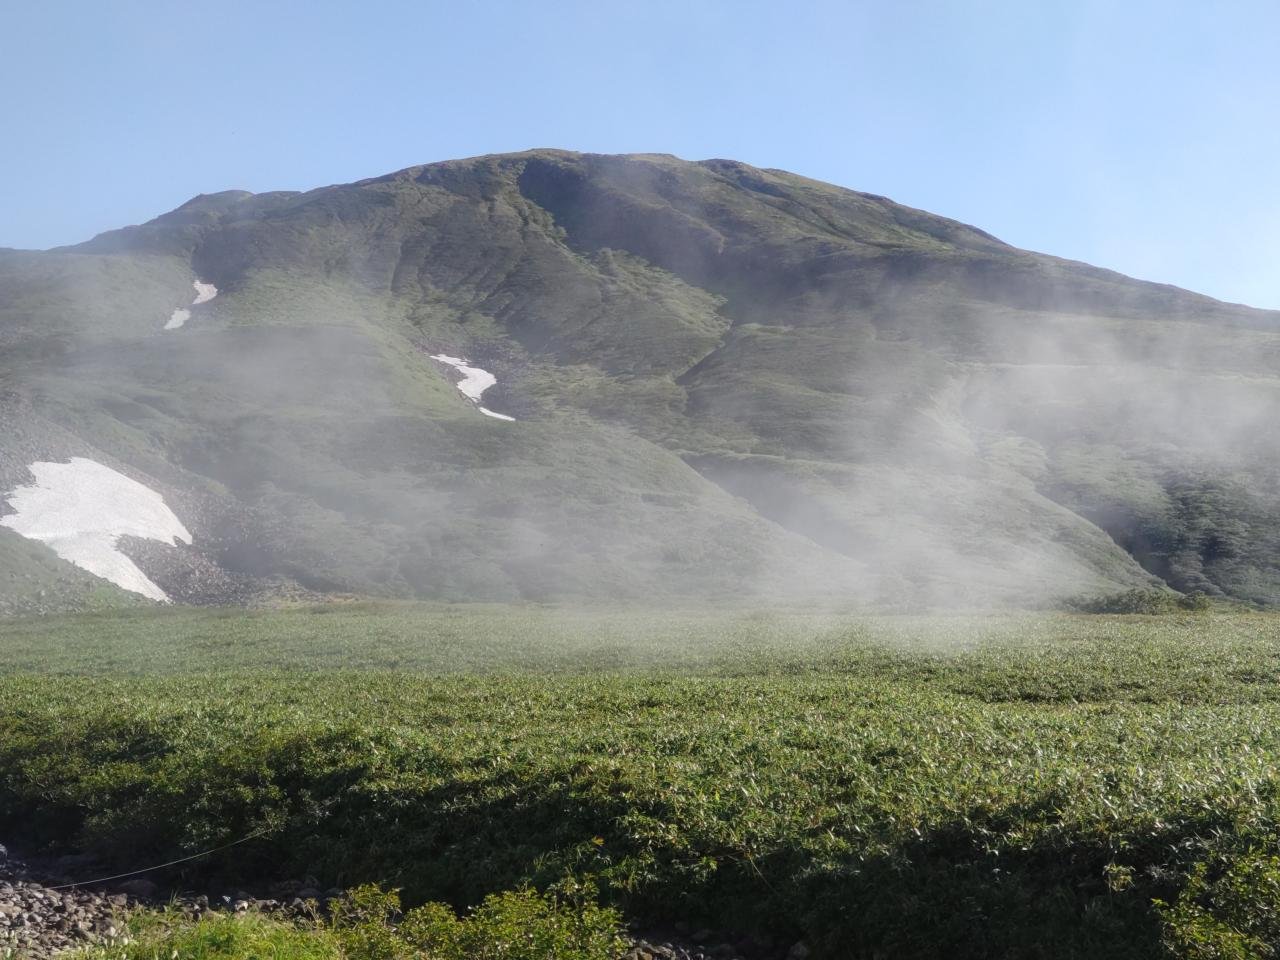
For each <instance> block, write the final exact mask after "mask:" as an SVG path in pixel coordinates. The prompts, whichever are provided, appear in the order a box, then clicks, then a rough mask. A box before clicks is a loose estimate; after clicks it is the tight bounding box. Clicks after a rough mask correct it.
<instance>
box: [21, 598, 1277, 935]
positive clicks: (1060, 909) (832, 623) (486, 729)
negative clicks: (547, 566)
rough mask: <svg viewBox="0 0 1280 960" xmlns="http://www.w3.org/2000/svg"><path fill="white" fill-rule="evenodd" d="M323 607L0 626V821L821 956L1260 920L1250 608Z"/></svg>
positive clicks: (160, 852) (1272, 807) (223, 871)
mask: <svg viewBox="0 0 1280 960" xmlns="http://www.w3.org/2000/svg"><path fill="white" fill-rule="evenodd" d="M324 609H325V610H327V611H329V612H322V611H321V610H296V611H288V612H281V613H275V614H259V615H244V614H239V615H232V614H225V613H207V612H193V611H183V610H173V611H166V612H162V613H152V612H137V611H127V612H118V613H112V614H98V615H94V616H90V617H85V618H67V619H64V620H49V621H14V622H10V623H7V624H6V626H5V628H4V635H3V643H0V649H2V650H3V654H0V670H2V671H3V672H4V676H3V678H2V679H0V771H3V772H2V773H0V830H4V831H8V832H10V833H12V831H14V830H15V829H18V826H19V825H21V828H22V829H23V830H25V831H26V835H27V836H29V837H31V839H32V840H33V841H35V842H39V843H43V844H48V845H51V846H53V847H68V846H70V847H82V848H87V849H91V850H94V851H97V852H99V853H102V854H104V855H106V856H108V857H110V858H112V859H114V860H115V861H116V862H118V863H120V864H121V865H125V866H130V867H137V866H140V865H143V864H145V863H149V862H154V861H159V860H163V859H168V858H169V857H171V856H174V855H180V854H183V853H190V852H195V851H198V850H202V849H207V848H209V847H213V846H216V845H218V844H221V843H225V842H228V841H230V840H234V839H238V838H240V837H244V836H247V835H249V834H251V833H254V832H256V831H265V835H264V836H262V837H261V838H258V839H255V840H253V841H251V842H249V843H246V844H243V845H241V846H239V847H236V848H234V849H233V850H231V851H227V852H226V853H224V854H221V855H218V856H216V857H214V858H212V859H211V862H208V863H207V864H206V865H205V866H204V867H203V868H202V869H203V870H205V871H206V873H207V874H208V875H210V876H212V877H214V878H218V877H221V878H223V879H225V880H226V881H227V882H234V880H236V879H238V878H239V879H243V878H245V877H263V876H272V875H275V876H294V877H300V876H303V875H307V874H310V875H313V876H314V877H315V878H316V879H317V880H319V881H320V882H322V883H324V884H326V885H328V884H337V885H342V886H352V885H355V884H359V883H364V882H377V883H381V884H385V885H388V886H391V887H397V888H400V889H401V890H402V891H403V895H404V897H405V900H406V903H407V904H409V905H410V906H412V905H414V904H418V903H423V902H426V901H439V902H444V903H448V904H451V905H453V906H454V907H456V908H467V907H471V906H474V905H476V904H479V903H481V902H482V901H483V900H484V898H485V897H486V896H490V895H494V894H500V893H501V892H503V891H508V890H513V889H519V888H521V887H522V886H524V885H526V884H533V885H534V886H536V887H539V888H546V887H548V886H550V885H553V884H555V883H559V882H562V881H564V880H565V878H566V877H571V878H577V879H578V880H583V881H590V882H593V883H595V884H598V886H599V890H600V896H601V898H602V900H603V901H604V902H606V903H609V904H614V905H617V906H619V907H620V908H622V909H623V910H624V911H626V912H627V913H628V915H630V916H634V917H642V918H646V919H665V920H674V919H683V920H687V921H689V922H694V923H703V924H707V925H711V926H714V927H719V928H727V929H734V930H739V931H745V932H754V931H758V932H761V933H766V934H769V935H773V936H778V937H781V938H783V939H787V938H800V937H804V938H805V939H806V940H807V941H808V942H809V943H811V944H812V945H813V946H814V947H815V949H816V950H817V951H818V953H819V955H825V956H832V957H864V956H877V955H880V956H893V957H931V956H938V955H940V954H945V955H947V956H956V957H1025V956H1043V957H1157V956H1171V955H1172V956H1210V955H1214V956H1216V955H1233V954H1229V953H1221V952H1220V953H1218V954H1214V953H1205V952H1203V951H1202V952H1200V953H1197V952H1195V951H1196V950H1197V949H1200V947H1198V946H1195V945H1196V944H1200V943H1203V942H1207V943H1209V944H1210V945H1211V946H1212V945H1213V944H1215V943H1227V942H1228V941H1230V942H1243V943H1259V942H1266V936H1268V935H1269V934H1267V932H1266V931H1267V929H1269V928H1266V929H1263V932H1262V933H1261V934H1259V933H1258V929H1257V927H1258V924H1259V923H1262V924H1263V927H1264V928H1265V922H1264V921H1265V918H1266V917H1269V916H1271V914H1272V913H1274V912H1275V910H1276V908H1277V900H1276V897H1275V895H1274V893H1273V891H1274V889H1275V885H1274V884H1272V883H1271V878H1272V877H1273V875H1274V873H1275V871H1274V870H1272V869H1271V868H1270V867H1269V866H1268V863H1269V861H1266V860H1265V858H1264V859H1263V860H1262V861H1259V860H1258V853H1257V852H1258V851H1259V850H1267V849H1272V848H1274V845H1275V844H1276V843H1277V840H1278V839H1280V836H1278V835H1280V830H1277V827H1276V823H1277V816H1278V815H1280V778H1278V777H1277V774H1276V773H1275V770H1276V769H1277V761H1278V760H1280V643H1277V640H1278V638H1280V621H1278V620H1276V619H1275V618H1273V617H1270V616H1266V615H1260V614H1232V615H1207V616H1206V615H1196V616H1192V615H1187V616H1168V617H1076V616H1065V615H1064V616H1045V617H1015V618H987V617H970V618H963V617H953V618H896V619H895V618H884V619H880V620H843V619H841V618H837V617H821V616H799V615H797V616H786V615H758V616H738V617H733V616H729V615H727V614H723V613H722V614H715V613H705V612H704V613H697V614H694V613H688V614H685V613H678V612H668V613H664V614H656V615H644V614H641V613H640V612H638V611H573V612H569V611H557V610H551V609H545V610H540V611H531V610H524V609H508V608H499V607H493V608H481V609H475V610H472V609H465V608H448V607H417V606H410V605H403V606H395V605H392V606H379V605H353V606H350V607H345V608H324ZM41 624H43V625H41ZM41 636H43V638H44V639H43V642H44V644H45V647H44V649H45V651H46V654H47V656H46V658H45V660H44V661H40V660H39V658H38V657H37V648H38V646H39V644H40V642H41V641H40V637H41ZM255 638H256V641H255ZM1268 871H1271V872H1268ZM1161 904H1163V906H1162V905H1161ZM1244 916H1248V917H1252V918H1255V919H1254V920H1251V921H1250V922H1251V923H1252V924H1253V926H1252V927H1249V928H1248V929H1245V928H1242V927H1241V926H1240V923H1241V921H1240V920H1239V918H1240V917H1244ZM1259 917H1261V918H1264V920H1257V919H1256V918H1259ZM1224 931H1225V932H1224ZM1233 937H1234V938H1235V940H1232V939H1231V938H1233ZM1214 938H1217V939H1216V940H1215V939H1214ZM1250 938H1252V939H1250ZM1188 944H1191V945H1192V946H1188ZM1213 949H1218V947H1216V946H1213ZM1222 949H1223V950H1226V949H1227V948H1226V947H1223V948H1222ZM1244 955H1250V954H1244Z"/></svg>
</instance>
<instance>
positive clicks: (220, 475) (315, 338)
mask: <svg viewBox="0 0 1280 960" xmlns="http://www.w3.org/2000/svg"><path fill="white" fill-rule="evenodd" d="M1278 362H1280V314H1277V313H1274V312H1266V311H1259V310H1253V309H1249V308H1246V307H1241V306H1234V305H1228V304H1224V303H1220V302H1218V301H1215V300H1212V299H1209V298H1207V297H1203V296H1198V295H1196V294H1192V293H1188V292H1186V291H1183V290H1179V289H1176V288H1173V287H1168V286H1161V285H1156V284H1151V283H1143V282H1139V281H1135V280H1131V279H1128V278H1126V277H1123V276H1120V275H1118V274H1115V273H1112V272H1109V271H1106V270H1100V269H1097V268H1094V267H1090V266H1086V265H1084V264H1080V263H1074V262H1069V261H1065V260H1060V259H1056V258H1053V257H1049V256H1044V255H1040V254H1035V253H1028V252H1026V251H1022V250H1018V249H1016V248H1013V247H1010V246H1008V245H1007V244H1004V243H1002V242H1000V241H999V240H997V239H995V238H993V237H992V236H990V235H988V234H986V233H984V232H982V231H981V230H978V229H975V228H973V227H969V226H966V225H964V224H961V223H957V222H955V221H952V220H947V219H944V218H942V217H938V216H934V215H931V214H928V213H924V212H921V211H919V210H913V209H910V208H908V207H904V206H901V205H899V204H896V203H893V202H892V201H890V200H887V199H885V198H883V197H877V196H872V195H868V194H862V193H856V192H853V191H850V190H845V189H840V188H837V187H833V186H829V185H827V184H823V183H818V182H815V181H812V180H807V179H805V178H803V177H799V176H795V175H793V174H790V173H785V172H782V171H777V170H761V169H756V168H754V167H750V166H747V165H745V164H742V163H736V162H733V161H729V160H707V161H703V162H699V163H690V162H685V161H682V160H678V159H676V158H674V157H670V156H663V155H635V156H599V155H584V154H575V153H568V152H564V151H559V150H534V151H530V152H526V153H520V154H509V155H501V156H490V157H480V158H475V159H470V160H459V161H450V162H446V163H437V164H430V165H427V166H420V167H411V168H409V169H406V170H402V171H400V172H398V173H394V174H391V175H389V176H384V177H379V178H376V179H372V180H365V181H362V182H359V183H355V184H350V185H343V186H333V187H325V188H323V189H319V190H313V191H310V192H307V193H268V194H257V195H254V194H249V193H245V192H242V191H227V192H223V193H217V194H209V195H202V196H200V197H197V198H195V199H193V200H191V201H189V202H188V203H186V204H184V205H183V206H181V207H179V208H178V209H177V210H174V211H173V212H171V213H167V214H164V215H163V216H160V217H158V218H156V219H155V220H153V221H151V222H149V223H146V224H143V225H141V226H135V227H126V228H124V229H122V230H117V231H113V232H111V233H106V234H103V235H101V236H99V237H96V238H94V239H93V240H91V241H89V242H88V243H85V244H82V245H80V246H77V247H70V248H63V249H59V250H52V251H48V252H29V251H13V250H2V251H0V420H2V422H3V424H4V430H3V432H2V433H0V610H11V611H12V610H17V611H22V610H32V609H52V608H55V607H58V606H83V605H86V604H90V605H91V604H93V603H97V602H116V601H118V600H120V599H122V598H124V597H126V596H133V594H125V593H124V592H123V590H122V591H120V592H118V593H117V592H116V589H115V588H114V587H112V586H110V583H109V582H108V581H106V580H102V579H99V578H97V577H94V576H91V575H89V574H87V573H85V572H84V571H83V570H82V569H80V567H77V566H74V565H73V561H74V557H71V556H69V554H68V553H67V551H63V552H62V553H60V552H59V549H58V546H59V544H66V543H70V542H77V541H76V537H77V535H78V534H79V533H80V531H78V530H74V529H70V528H67V529H63V528H59V529H56V530H49V531H47V536H45V537H44V538H43V539H41V538H40V537H35V536H24V535H23V534H22V533H20V532H19V531H21V530H27V531H30V530H41V529H44V528H43V527H42V526H41V524H40V523H39V522H38V521H39V520H40V519H41V518H38V517H37V518H32V517H26V518H24V519H23V520H22V522H18V521H16V520H15V519H13V518H14V517H15V516H17V515H18V514H19V513H20V512H21V510H22V508H23V507H22V505H23V503H28V504H29V503H38V502H45V501H47V500H50V499H51V498H53V499H56V500H57V502H58V503H60V504H64V505H65V504H73V505H74V504H76V503H81V504H83V503H89V502H92V498H93V497H94V496H102V495H103V493H102V491H85V490H81V489H72V490H61V491H57V492H56V497H55V494H54V493H49V494H48V495H47V496H46V495H41V496H36V495H35V494H34V493H26V494H24V496H23V497H18V498H11V497H9V496H8V494H10V493H12V492H13V491H18V490H25V491H30V490H32V489H34V488H36V487H38V486H39V484H38V483H37V479H38V478H40V477H51V476H77V477H79V476H99V475H104V474H102V473H100V472H99V471H98V470H97V469H96V468H94V469H89V470H86V471H79V472H75V473H72V472H69V471H61V472H60V471H50V470H48V469H47V468H44V467H38V466H37V465H39V464H49V463H70V462H77V463H79V462H82V461H89V462H90V463H92V464H96V465H99V466H100V467H101V468H102V470H105V471H106V472H107V473H111V474H116V475H118V476H119V477H120V480H119V481H118V483H119V484H124V483H126V481H127V482H131V483H133V484H134V486H129V487H128V489H130V490H133V489H134V487H135V486H136V485H137V484H141V485H142V486H143V487H145V488H146V489H147V490H149V491H151V492H152V493H154V494H155V495H156V496H157V497H159V498H161V500H162V501H163V502H162V503H160V504H158V505H156V506H154V509H155V510H160V509H161V508H163V509H164V510H165V511H172V515H173V516H174V517H175V522H177V524H178V527H177V528H181V529H182V530H183V531H184V532H188V533H189V535H190V536H189V539H190V542H189V543H187V542H186V540H185V539H175V538H172V537H168V536H166V537H161V538H150V539H148V538H143V537H140V536H133V535H131V534H130V531H131V530H133V529H134V527H133V526H131V525H130V523H129V522H126V520H121V521H120V522H119V524H118V528H119V530H120V531H121V532H120V534H119V536H118V538H117V539H116V540H115V541H114V542H107V541H104V544H105V546H104V547H103V549H109V550H112V551H115V550H118V551H120V552H121V553H123V554H124V555H126V556H127V558H128V560H129V561H130V563H129V565H130V566H132V565H134V564H136V567H137V569H138V570H140V571H141V573H142V574H145V577H143V579H144V580H146V581H147V582H148V583H151V584H153V585H155V587H156V588H157V589H158V590H159V591H161V593H162V596H163V597H165V598H168V599H171V600H174V601H179V602H195V603H223V602H269V601H273V600H276V599H279V598H282V597H289V596H299V597H312V596H316V595H327V594H344V595H351V594H356V595H370V596H391V597H426V598H440V599H452V600H493V601H503V600H571V599H609V600H620V601H627V602H661V603H693V602H701V601H716V602H720V601H748V602H753V603H754V602H762V603H763V602H775V601H782V602H786V601H802V602H806V603H817V602H821V603H830V604H836V605H842V604H847V605H851V606H853V605H863V604H865V605H872V606H886V607H891V608H900V607H903V606H919V605H925V606H942V607H980V606H991V605H1016V606H1024V605H1040V604H1045V603H1053V602H1058V601H1061V600H1062V599H1064V598H1068V597H1077V596H1081V595H1089V594H1100V593H1109V592H1117V591H1121V590H1125V589H1129V588H1134V587H1141V588H1149V587H1160V586H1162V585H1167V586H1168V587H1170V588H1172V589H1174V590H1178V591H1183V592H1188V591H1203V592H1206V593H1209V594H1213V595H1222V596H1227V597H1231V598H1235V599H1239V600H1244V601H1250V602H1257V603H1274V602H1276V601H1277V600H1280V560H1278V559H1277V558H1280V549H1278V548H1280V543H1277V540H1280V454H1278V453H1277V450H1276V446H1275V444H1274V442H1273V440H1272V439H1271V438H1272V436H1273V431H1274V423H1275V422H1276V414H1277V412H1280V409H1278V404H1277V400H1278V399H1280V381H1278V380H1277V373H1276V371H1277V369H1280V367H1278ZM481 394H483V397H481ZM481 403H483V405H481ZM76 458H79V459H76ZM122 488H123V487H122ZM139 496H142V495H141V494H139ZM78 497H81V498H82V499H77V498H78ZM24 498H25V499H24ZM83 498H88V499H83ZM148 502H150V501H148ZM68 510H70V512H64V513H63V514H60V516H74V515H75V513H74V509H71V508H68ZM5 514H8V515H9V517H8V518H6V517H5V516H3V515H5ZM6 519H8V520H9V522H7V523H6V522H4V521H5V520H6ZM72 525H73V526H74V524H72ZM64 526H65V524H64ZM177 528H175V529H177ZM167 533H168V530H167V528H166V534H167ZM77 549H84V544H83V543H79V546H78V547H77ZM81 566H83V564H81ZM121 586H122V587H123V586H124V585H121Z"/></svg>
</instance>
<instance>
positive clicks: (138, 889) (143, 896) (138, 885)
mask: <svg viewBox="0 0 1280 960" xmlns="http://www.w3.org/2000/svg"><path fill="white" fill-rule="evenodd" d="M118 889H119V890H121V891H123V892H124V893H127V894H129V895H131V896H134V897H137V898H138V899H139V900H150V899H151V898H152V897H154V896H155V895H156V894H157V893H158V892H159V891H160V888H159V887H157V886H156V885H155V884H154V883H152V882H151V881H150V880H147V879H144V878H143V877H135V878H134V879H132V880H126V881H125V882H124V883H122V884H120V885H119V887H118Z"/></svg>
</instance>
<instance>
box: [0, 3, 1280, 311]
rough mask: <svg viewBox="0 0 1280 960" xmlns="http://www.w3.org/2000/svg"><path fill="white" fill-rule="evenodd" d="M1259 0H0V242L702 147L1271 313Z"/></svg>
mask: <svg viewBox="0 0 1280 960" xmlns="http://www.w3.org/2000/svg"><path fill="white" fill-rule="evenodd" d="M1278 38H1280V4H1277V3H1275V2H1274V0H1266V2H1261V0H1259V2H1244V0H1223V2H1219V3H1215V4H1207V3H1199V2H1197V3H1192V2H1189V0H1163V2H1146V0H1111V2H1106V3H1104V2H1095V0H1065V2H1053V0H1031V2H1028V0H1000V2H995V0H992V2H983V0H969V2H959V0H956V2H948V0H931V2H925V0H919V2H915V0H880V2H861V0H846V2H805V0H788V2H773V3H758V2H752V0H732V2H719V0H683V2H665V0H646V2H639V0H637V2H625V3H624V2H610V0H592V2H580V3H579V2H557V0H534V2H531V0H525V2H510V3H507V2H496V0H494V2H486V0H470V2H465V0H450V2H428V0H419V2H399V0H362V2H352V3H333V2H323V0H313V2H308V3H295V2H286V0H258V2H253V3H247V2H237V0H219V2H216V3H213V2H181V0H167V2H160V0H155V2H130V0H112V2H110V3H103V2H100V0H49V2H42V3H25V4H23V3H17V2H7V3H2V4H0V85H2V89H3V90H4V91H5V92H4V99H3V101H2V103H3V108H2V109H0V143H3V146H4V149H0V246H15V247H47V246H52V245H57V244H64V243H73V242H77V241H79V240H83V239H87V238H88V237H90V236H92V235H93V234H94V233H96V232H98V231H101V230H104V229H108V228H111V227H114V226H120V225H123V224H126V223H136V222H140V221H142V220H146V219H148V218H150V217H152V216H155V215H157V214H159V213H162V212H164V211H166V210H169V209H171V208H173V207H175V206H177V205H178V204H180V203H182V202H183V201H185V200H186V199H188V198H189V197H191V196H193V195H194V194H197V193H201V192H212V191H215V190H221V189H227V188H232V187H235V188H241V189H248V190H255V191H258V190H273V189H306V188H310V187H315V186H321V185H324V184H328V183H337V182H344V181H349V180H355V179H360V178H363V177H369V176H376V175H378V174H382V173H386V172H389V171H391V170H395V169H399V168H401V167H406V166H410V165H412V164H415V163H423V162H427V161H431V160H443V159H449V158H453V157H461V156H471V155H475V154H481V153H493V152H500V151H508V150H521V149H525V148H528V147H534V146H555V147H564V148H567V149H575V150H589V151H598V152H627V151H644V152H662V153H674V154H676V155H678V156H681V157H685V158H688V159H704V158H708V157H731V158H733V159H737V160H743V161H746V162H748V163H753V164H756V165H759V166H766V167H781V168H785V169H788V170H792V171H795V172H797V173H802V174H805V175H807V176H811V177H815V178H818V179H821V180H827V181H831V182H833V183H838V184H841V185H844V186H848V187H853V188H855V189H858V190H866V191H870V192H873V193H881V194H885V195H887V196H889V197H892V198H894V199H895V200H898V201H901V202H903V203H908V204H911V205H913V206H917V207H922V208H924V209H927V210H930V211H933V212H936V213H941V214H944V215H946V216H950V217H955V218H957V219H959V220H963V221H966V222H968V223H973V224H975V225H977V226H980V227H982V228H984V229H986V230H989V231H990V232H992V233H994V234H996V235H997V236H999V237H1001V238H1002V239H1004V240H1007V241H1008V242H1010V243H1014V244H1016V245H1018V246H1022V247H1028V248H1030V249H1035V250H1042V251H1045V252H1048V253H1054V254H1058V255H1060V256H1066V257H1071V258H1075V259H1080V260H1086V261H1089V262H1091V263H1096V264H1099V265H1101V266H1106V267H1111V268H1113V269H1116V270H1120V271H1122V272H1125V273H1129V274H1132V275H1134V276H1138V277H1142V278H1145V279H1152V280H1160V281H1165V282H1170V283H1176V284H1178V285H1180V286H1185V287H1189V288H1192V289H1195V290H1200V291H1203V292H1205V293H1210V294H1212V295H1214V296H1218V297H1221V298H1223V299H1227V300H1234V301H1241V302H1245V303H1250V304H1254V305H1256V306H1264V307H1273V308H1280V269H1277V266H1278V265H1280V189H1278V188H1277V182H1278V181H1277V171H1278V170H1280V162H1278V160H1280V66H1278V65H1277V60H1276V49H1275V45H1276V43H1277V39H1278Z"/></svg>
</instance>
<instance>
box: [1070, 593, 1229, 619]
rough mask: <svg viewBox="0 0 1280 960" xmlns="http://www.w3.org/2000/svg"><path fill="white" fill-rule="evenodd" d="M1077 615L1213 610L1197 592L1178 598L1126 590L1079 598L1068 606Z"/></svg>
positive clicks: (1175, 595) (1154, 613)
mask: <svg viewBox="0 0 1280 960" xmlns="http://www.w3.org/2000/svg"><path fill="white" fill-rule="evenodd" d="M1068 606H1069V607H1070V608H1071V609H1073V610H1076V611H1078V612H1080V613H1137V614H1145V615H1148V616H1159V615H1161V614H1165V613H1173V612H1175V611H1178V610H1191V611H1197V612H1199V611H1204V610H1208V609H1209V608H1210V606H1212V604H1211V602H1210V600H1209V597H1208V596H1206V595H1205V594H1203V593H1200V592H1199V591H1196V592H1194V593H1189V594H1186V595H1185V596H1179V595H1177V594H1173V593H1168V592H1166V591H1163V590H1138V589H1134V590H1125V591H1124V592H1122V593H1110V594H1106V595H1104V596H1099V597H1081V598H1078V599H1076V600H1073V601H1071V602H1069V603H1068Z"/></svg>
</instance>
